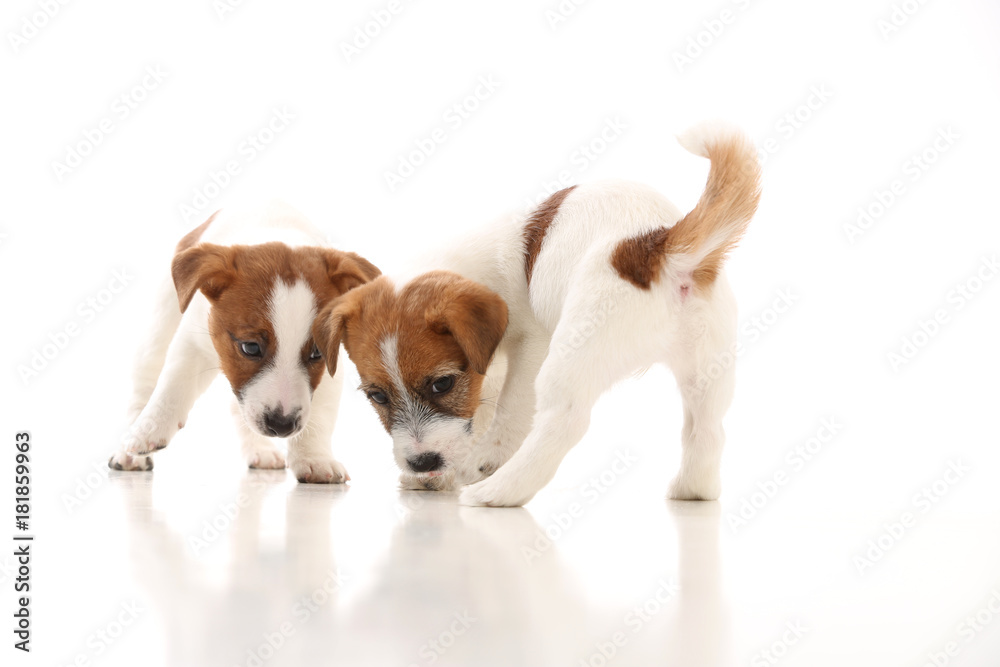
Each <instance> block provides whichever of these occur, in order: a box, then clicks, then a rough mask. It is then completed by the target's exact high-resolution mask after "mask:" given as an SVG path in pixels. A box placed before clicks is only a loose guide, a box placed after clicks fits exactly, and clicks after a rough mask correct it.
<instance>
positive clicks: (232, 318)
mask: <svg viewBox="0 0 1000 667" xmlns="http://www.w3.org/2000/svg"><path fill="white" fill-rule="evenodd" d="M172 273H173V278H174V285H175V287H176V288H177V296H178V300H179V302H180V308H181V311H182V312H183V311H185V310H187V308H188V306H189V305H190V303H191V300H192V299H193V298H194V295H195V293H196V292H198V291H201V293H202V294H204V295H205V297H207V298H208V300H209V302H210V304H211V306H212V308H211V311H210V312H209V334H210V335H211V337H212V343H213V345H214V346H215V349H216V351H217V352H218V354H219V359H220V364H221V368H222V372H223V373H224V374H225V376H226V378H227V379H228V380H229V383H230V385H231V386H232V388H233V391H234V393H236V394H237V396H239V395H240V393H241V391H242V389H243V387H244V386H245V385H246V384H247V383H248V382H249V381H250V380H251V379H252V378H253V377H255V376H256V375H257V373H258V372H259V371H261V369H262V368H264V367H266V366H267V364H268V363H269V362H270V361H271V360H272V359H273V357H274V354H275V351H276V348H277V346H278V343H279V341H277V340H275V323H274V322H272V321H271V306H272V296H273V294H274V291H275V289H276V287H277V285H278V283H279V281H280V282H282V283H284V284H285V285H287V286H289V287H291V286H292V285H294V284H296V282H299V281H304V282H305V283H306V284H307V285H308V287H309V289H310V291H311V292H312V296H313V300H314V307H315V312H316V313H318V312H319V311H320V310H322V308H323V307H324V306H326V304H327V303H329V302H330V301H332V300H334V299H335V298H337V297H339V296H342V295H343V294H344V293H345V292H347V291H348V290H350V289H353V288H354V287H357V286H358V285H361V284H363V283H365V282H367V281H369V280H371V279H372V278H375V277H377V276H378V275H379V270H378V268H376V267H375V266H374V265H373V264H371V263H370V262H368V261H367V260H365V259H364V258H362V257H359V256H358V255H356V254H354V253H348V252H341V251H339V250H334V249H332V248H319V247H298V248H290V247H288V246H286V245H285V244H283V243H277V242H272V243H264V244H261V245H252V246H244V245H234V246H220V245H215V244H212V243H199V244H197V245H194V246H192V247H190V248H187V249H186V250H183V251H181V252H179V253H178V254H176V255H175V256H174V260H173V267H172ZM313 324H314V322H306V323H305V324H304V326H305V327H306V329H307V330H310V329H311V327H312V326H313ZM244 343H253V344H255V345H257V346H258V347H259V349H260V355H259V356H248V355H247V354H246V353H245V352H244V351H242V349H241V346H242V344H244ZM296 344H298V343H297V341H296ZM313 347H314V341H313V339H312V338H311V337H310V338H308V340H307V341H306V342H305V343H304V344H303V346H302V349H301V350H300V357H301V360H302V363H303V366H304V367H305V368H306V370H307V372H308V375H309V379H310V386H311V387H312V389H315V388H316V386H317V385H318V384H319V381H320V379H321V378H322V376H323V368H324V365H323V363H321V360H320V359H310V357H311V354H312V351H313Z"/></svg>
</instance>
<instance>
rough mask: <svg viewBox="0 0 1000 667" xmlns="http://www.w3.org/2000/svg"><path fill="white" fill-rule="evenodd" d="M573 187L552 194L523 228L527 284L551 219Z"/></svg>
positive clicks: (529, 281)
mask: <svg viewBox="0 0 1000 667" xmlns="http://www.w3.org/2000/svg"><path fill="white" fill-rule="evenodd" d="M575 187H576V186H575V185H571V186H570V187H568V188H563V189H562V190H559V191H558V192H555V193H553V194H552V195H551V196H549V198H548V199H546V200H545V201H543V202H542V203H541V205H540V206H539V207H538V208H537V209H535V212H534V213H532V214H531V216H530V217H529V218H528V222H527V224H525V226H524V276H525V278H527V281H528V283H529V284H530V283H531V274H532V272H533V271H534V270H535V261H537V260H538V253H540V252H541V251H542V241H544V240H545V234H546V232H548V231H549V226H550V225H551V224H552V220H553V218H555V217H556V213H558V212H559V207H560V206H561V205H562V203H563V200H564V199H566V196H567V195H568V194H569V193H570V192H572V191H573V189H574V188H575Z"/></svg>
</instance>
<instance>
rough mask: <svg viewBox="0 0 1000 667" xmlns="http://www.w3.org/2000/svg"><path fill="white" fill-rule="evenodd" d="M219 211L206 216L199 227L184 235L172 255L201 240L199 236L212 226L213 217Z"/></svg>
mask: <svg viewBox="0 0 1000 667" xmlns="http://www.w3.org/2000/svg"><path fill="white" fill-rule="evenodd" d="M221 210H222V209H219V211H221ZM219 211H216V212H215V213H213V214H212V215H210V216H208V220H206V221H205V222H203V223H201V224H200V225H198V226H197V227H195V228H194V229H192V230H191V231H190V232H188V233H187V234H185V235H184V238H182V239H181V240H180V241H178V243H177V248H176V249H175V250H174V254H175V255H176V254H177V253H179V252H184V251H185V250H187V249H188V248H190V247H192V246H193V245H195V244H196V243H198V242H199V241H200V240H201V235H202V234H204V233H205V230H206V229H208V226H209V225H210V224H212V221H213V220H215V216H217V215H219Z"/></svg>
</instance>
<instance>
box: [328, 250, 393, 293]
mask: <svg viewBox="0 0 1000 667" xmlns="http://www.w3.org/2000/svg"><path fill="white" fill-rule="evenodd" d="M323 259H324V260H325V261H326V275H327V276H328V277H329V278H330V282H331V283H333V286H334V287H336V288H337V291H339V292H340V294H343V293H345V292H348V291H350V290H352V289H354V288H355V287H358V286H360V285H364V284H365V283H367V282H369V281H371V280H374V279H375V278H378V277H379V276H380V275H382V272H381V271H379V270H378V267H377V266H375V265H374V264H372V263H371V262H369V261H368V260H367V259H365V258H364V257H362V256H361V255H357V254H355V253H353V252H342V251H340V250H333V249H332V248H327V249H324V250H323ZM338 296H339V295H338Z"/></svg>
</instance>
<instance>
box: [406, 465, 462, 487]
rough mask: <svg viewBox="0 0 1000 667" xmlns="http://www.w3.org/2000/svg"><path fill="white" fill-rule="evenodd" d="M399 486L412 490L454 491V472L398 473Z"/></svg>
mask: <svg viewBox="0 0 1000 667" xmlns="http://www.w3.org/2000/svg"><path fill="white" fill-rule="evenodd" d="M399 486H400V487H401V488H403V489H409V490H412V491H454V490H455V487H456V484H455V473H454V472H453V471H451V470H446V471H444V472H443V473H440V474H426V473H424V474H419V475H415V474H413V473H410V472H403V473H400V474H399Z"/></svg>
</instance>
